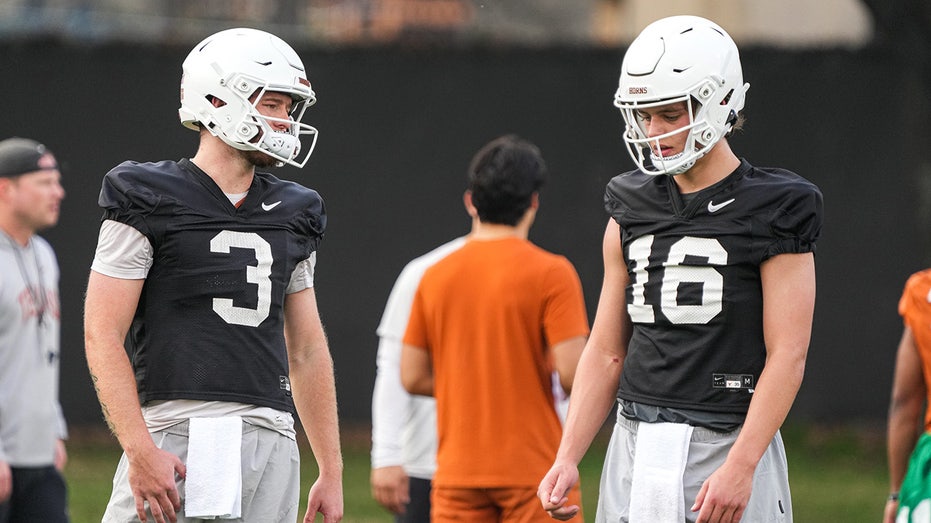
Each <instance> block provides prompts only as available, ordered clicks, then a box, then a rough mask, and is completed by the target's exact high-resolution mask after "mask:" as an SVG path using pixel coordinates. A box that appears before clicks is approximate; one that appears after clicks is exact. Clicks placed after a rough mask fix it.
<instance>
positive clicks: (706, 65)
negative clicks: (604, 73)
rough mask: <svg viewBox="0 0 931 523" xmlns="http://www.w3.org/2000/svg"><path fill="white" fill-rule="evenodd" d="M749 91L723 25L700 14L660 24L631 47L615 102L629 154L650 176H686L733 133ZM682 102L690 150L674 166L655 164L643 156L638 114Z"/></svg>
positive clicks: (670, 18) (653, 24)
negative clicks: (685, 108)
mask: <svg viewBox="0 0 931 523" xmlns="http://www.w3.org/2000/svg"><path fill="white" fill-rule="evenodd" d="M748 88H749V84H745V83H744V82H743V72H742V69H741V65H740V57H739V53H738V50H737V46H736V44H734V41H733V40H732V39H731V38H730V36H729V35H728V34H727V32H726V31H724V29H722V28H721V27H720V26H718V25H717V24H715V23H714V22H711V21H710V20H706V19H704V18H701V17H697V16H673V17H668V18H663V19H661V20H657V21H656V22H654V23H652V24H650V25H649V26H647V27H646V28H645V29H644V30H643V31H642V32H641V33H640V35H639V36H638V37H637V38H636V39H635V40H634V41H633V42H632V43H631V45H630V47H629V48H628V50H627V53H626V54H625V56H624V60H623V63H622V65H621V75H620V78H619V81H618V90H617V92H616V93H615V100H614V104H615V105H616V106H617V107H618V108H620V109H621V110H622V115H623V116H624V120H625V123H626V124H627V125H626V130H625V133H624V141H625V143H626V144H627V148H628V152H629V153H630V155H631V157H632V158H633V160H634V162H635V163H637V165H638V166H639V167H640V169H641V170H643V171H644V172H647V173H649V174H679V173H682V172H685V170H688V169H689V168H691V166H692V165H694V163H695V161H696V160H697V159H698V158H700V157H701V156H703V155H704V154H706V153H707V152H708V151H709V150H711V148H712V147H714V145H715V144H716V143H717V142H718V141H719V140H720V139H721V138H724V137H725V136H727V135H728V134H729V133H730V131H731V129H732V127H733V126H734V125H735V124H736V123H737V122H738V121H739V113H740V110H741V109H742V108H743V105H744V101H745V98H746V91H747V89H748ZM681 101H687V102H688V103H689V107H690V109H691V110H692V113H691V116H692V123H691V124H690V125H689V128H688V132H689V137H688V139H687V140H686V142H687V145H686V150H685V151H684V154H683V155H682V156H681V157H679V156H678V155H677V159H676V161H674V162H670V161H664V162H661V165H651V163H653V162H649V161H648V158H646V157H645V156H644V154H643V148H644V145H645V144H648V143H649V138H648V137H647V136H646V135H645V133H644V132H643V130H642V128H641V127H640V126H639V125H637V123H636V121H635V120H636V118H635V117H636V112H637V111H638V110H640V109H642V108H645V107H656V106H660V105H664V104H670V103H676V102H681ZM683 132H685V131H683Z"/></svg>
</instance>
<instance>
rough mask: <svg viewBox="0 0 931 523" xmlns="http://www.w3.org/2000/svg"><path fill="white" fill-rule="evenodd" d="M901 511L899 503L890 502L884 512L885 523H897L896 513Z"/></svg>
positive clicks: (887, 502)
mask: <svg viewBox="0 0 931 523" xmlns="http://www.w3.org/2000/svg"><path fill="white" fill-rule="evenodd" d="M898 511H899V502H898V501H893V500H891V499H890V500H888V501H886V508H885V509H884V510H883V523H895V516H896V513H897V512H898Z"/></svg>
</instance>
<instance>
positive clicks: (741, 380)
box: [711, 373, 755, 394]
mask: <svg viewBox="0 0 931 523" xmlns="http://www.w3.org/2000/svg"><path fill="white" fill-rule="evenodd" d="M711 386H712V387H714V388H716V389H726V390H732V391H738V390H742V389H746V390H747V392H749V393H751V394H753V389H754V387H755V385H754V379H753V374H717V373H715V374H712V382H711Z"/></svg>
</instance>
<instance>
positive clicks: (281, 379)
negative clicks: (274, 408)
mask: <svg viewBox="0 0 931 523" xmlns="http://www.w3.org/2000/svg"><path fill="white" fill-rule="evenodd" d="M278 388H279V389H281V390H283V391H284V392H285V394H286V395H288V396H290V395H291V380H290V379H289V378H288V377H287V376H278Z"/></svg>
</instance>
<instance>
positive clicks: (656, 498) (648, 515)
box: [630, 423, 692, 523]
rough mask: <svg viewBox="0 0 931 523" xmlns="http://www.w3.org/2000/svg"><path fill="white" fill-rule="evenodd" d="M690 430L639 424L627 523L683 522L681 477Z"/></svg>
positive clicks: (682, 426)
mask: <svg viewBox="0 0 931 523" xmlns="http://www.w3.org/2000/svg"><path fill="white" fill-rule="evenodd" d="M691 437H692V427H691V426H690V425H686V424H684V423H640V424H639V426H638V428H637V448H636V450H635V453H634V471H633V479H632V484H631V492H630V523H678V522H681V521H685V501H684V497H683V495H682V474H683V473H684V472H685V465H686V462H687V461H688V451H689V440H690V439H691Z"/></svg>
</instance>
